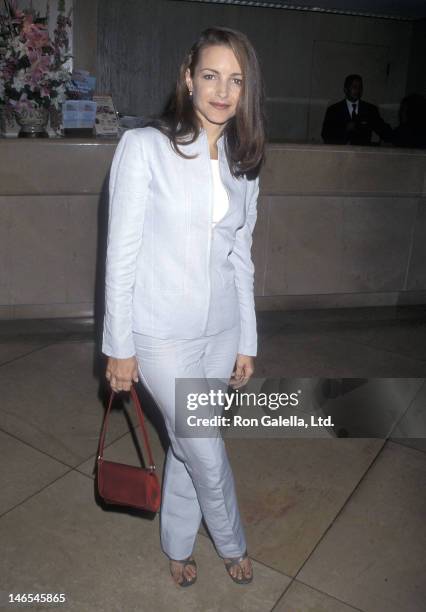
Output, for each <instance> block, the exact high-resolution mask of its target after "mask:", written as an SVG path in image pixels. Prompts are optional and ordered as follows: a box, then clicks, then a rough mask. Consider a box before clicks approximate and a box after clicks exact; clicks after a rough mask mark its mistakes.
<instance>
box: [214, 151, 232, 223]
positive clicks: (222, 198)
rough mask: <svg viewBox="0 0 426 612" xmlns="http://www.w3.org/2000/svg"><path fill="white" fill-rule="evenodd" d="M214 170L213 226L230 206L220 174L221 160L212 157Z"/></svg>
mask: <svg viewBox="0 0 426 612" xmlns="http://www.w3.org/2000/svg"><path fill="white" fill-rule="evenodd" d="M210 161H211V163H212V172H213V221H212V227H214V226H215V225H216V223H217V222H218V221H220V220H221V219H222V217H224V216H225V214H226V212H227V210H228V207H229V198H228V193H227V191H226V189H225V187H224V186H223V183H222V180H221V178H220V174H219V160H218V159H211V158H210Z"/></svg>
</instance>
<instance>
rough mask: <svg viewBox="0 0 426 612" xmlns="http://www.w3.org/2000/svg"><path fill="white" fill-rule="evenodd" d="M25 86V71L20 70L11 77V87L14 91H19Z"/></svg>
mask: <svg viewBox="0 0 426 612" xmlns="http://www.w3.org/2000/svg"><path fill="white" fill-rule="evenodd" d="M24 86H25V69H24V68H21V70H18V72H17V73H16V74H15V76H14V77H13V82H12V87H13V89H16V91H21V90H22V89H24Z"/></svg>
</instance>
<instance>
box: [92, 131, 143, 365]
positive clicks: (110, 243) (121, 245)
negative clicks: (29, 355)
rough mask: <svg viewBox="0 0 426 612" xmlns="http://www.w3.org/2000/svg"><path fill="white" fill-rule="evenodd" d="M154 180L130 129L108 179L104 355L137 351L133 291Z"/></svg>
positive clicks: (121, 140) (120, 143)
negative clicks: (133, 328)
mask: <svg viewBox="0 0 426 612" xmlns="http://www.w3.org/2000/svg"><path fill="white" fill-rule="evenodd" d="M150 180H151V171H150V169H149V165H148V162H147V161H146V159H144V154H143V148H142V142H141V139H140V138H138V134H137V132H136V130H127V131H126V132H124V134H123V135H122V137H121V139H120V141H119V143H118V145H117V148H116V150H115V154H114V157H113V160H112V165H111V171H110V179H109V214H108V235H107V254H106V270H105V315H104V324H103V337H102V352H103V353H104V354H105V355H109V356H111V357H116V358H119V359H123V358H126V357H132V356H134V355H135V353H136V351H135V346H134V342H133V334H132V311H133V309H132V302H133V287H134V282H135V277H136V259H137V255H138V251H139V248H140V245H141V241H142V229H143V223H144V217H145V205H146V200H147V195H148V191H149V183H150Z"/></svg>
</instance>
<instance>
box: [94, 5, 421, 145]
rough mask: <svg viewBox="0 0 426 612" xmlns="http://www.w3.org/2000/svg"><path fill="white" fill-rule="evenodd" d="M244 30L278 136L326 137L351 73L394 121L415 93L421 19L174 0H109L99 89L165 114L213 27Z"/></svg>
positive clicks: (131, 105)
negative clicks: (190, 57)
mask: <svg viewBox="0 0 426 612" xmlns="http://www.w3.org/2000/svg"><path fill="white" fill-rule="evenodd" d="M214 24H218V25H227V26H230V27H234V28H237V29H240V30H242V31H244V32H245V33H246V34H247V35H248V36H249V38H250V40H251V41H252V42H253V44H254V46H255V47H256V49H257V51H258V54H259V57H260V60H261V63H262V69H263V72H264V75H265V82H266V93H267V113H268V117H269V139H270V140H276V141H283V140H284V141H287V142H289V141H302V142H309V141H314V142H315V141H320V131H321V123H322V119H323V116H324V111H325V108H326V106H327V105H328V104H329V103H332V102H335V101H337V100H339V99H341V98H342V97H343V95H344V94H343V80H344V77H345V76H346V74H348V73H351V72H360V73H361V74H362V75H363V76H364V85H365V95H364V98H365V99H366V100H367V101H371V102H373V103H375V104H378V105H379V107H380V109H381V111H382V114H383V116H384V118H385V119H387V120H388V121H390V123H391V124H392V125H395V122H396V119H397V111H398V106H399V103H400V101H401V99H402V97H403V96H404V95H405V93H406V85H407V78H408V76H407V75H408V62H409V58H410V52H411V38H412V27H413V26H412V23H411V22H408V21H396V20H392V19H378V18H367V17H356V16H349V15H333V14H325V13H316V12H312V11H291V10H282V9H273V8H260V7H249V6H236V5H223V4H206V3H197V2H184V1H180V2H175V1H172V0H139V1H138V2H134V1H132V0H121V1H120V2H117V1H116V0H103V1H102V2H101V3H99V8H98V58H97V59H98V68H97V72H98V77H99V88H100V89H101V90H103V91H110V92H111V93H112V95H113V97H114V100H115V101H116V104H117V107H118V110H119V111H121V112H123V113H131V114H139V115H143V116H145V115H148V114H150V113H157V112H158V111H159V110H160V109H161V108H162V106H163V104H164V103H165V101H166V98H167V95H168V93H169V92H170V89H171V87H173V84H174V82H175V79H176V73H177V67H178V65H179V63H180V61H181V59H182V57H183V54H184V53H185V51H186V50H187V49H188V48H189V47H190V45H191V44H192V42H193V40H194V39H195V38H196V37H197V36H198V34H199V32H200V31H201V30H202V29H203V28H205V27H208V26H210V25H214Z"/></svg>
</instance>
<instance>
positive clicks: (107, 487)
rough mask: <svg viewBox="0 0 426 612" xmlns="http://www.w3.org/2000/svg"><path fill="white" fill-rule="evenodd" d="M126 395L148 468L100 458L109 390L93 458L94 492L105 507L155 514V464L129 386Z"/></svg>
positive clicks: (157, 494) (157, 493)
mask: <svg viewBox="0 0 426 612" xmlns="http://www.w3.org/2000/svg"><path fill="white" fill-rule="evenodd" d="M130 394H131V397H132V399H133V402H134V405H135V410H136V414H137V415H138V419H139V423H140V426H141V429H142V433H143V437H144V440H145V446H146V449H147V451H148V457H149V466H148V467H146V468H142V467H137V466H135V465H127V464H126V463H118V462H116V461H108V460H106V459H104V458H103V456H102V455H103V451H104V442H105V435H106V429H107V421H108V416H109V413H110V410H111V405H112V400H113V398H114V391H111V396H110V399H109V405H108V409H107V411H106V413H105V418H104V423H103V427H102V433H101V438H100V442H99V454H98V459H97V475H98V492H99V495H100V496H101V497H102V498H103V499H104V500H105V502H107V503H108V504H118V505H120V506H132V507H133V508H140V509H142V510H151V511H153V512H158V510H159V508H160V504H161V487H160V482H159V480H158V478H157V474H156V473H155V471H154V470H155V464H154V459H153V457H152V452H151V447H150V445H149V439H148V434H147V431H146V429H145V423H144V416H143V412H142V408H141V405H140V402H139V398H138V395H137V393H136V390H135V388H134V387H133V386H132V387H131V389H130Z"/></svg>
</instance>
